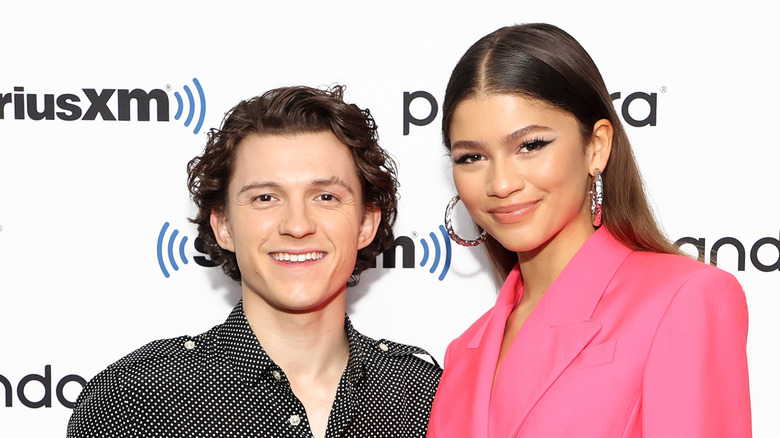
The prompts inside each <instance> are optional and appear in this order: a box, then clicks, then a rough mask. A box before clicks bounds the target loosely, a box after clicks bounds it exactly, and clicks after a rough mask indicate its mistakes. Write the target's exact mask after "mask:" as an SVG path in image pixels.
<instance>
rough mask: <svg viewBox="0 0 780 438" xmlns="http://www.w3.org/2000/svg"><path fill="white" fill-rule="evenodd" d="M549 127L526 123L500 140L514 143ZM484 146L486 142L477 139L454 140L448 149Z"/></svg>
mask: <svg viewBox="0 0 780 438" xmlns="http://www.w3.org/2000/svg"><path fill="white" fill-rule="evenodd" d="M550 129H551V128H549V127H547V126H542V125H528V126H525V127H523V128H520V129H518V130H517V131H515V132H513V133H511V134H509V135H507V136H505V137H504V138H503V139H502V140H501V141H502V142H503V143H504V144H511V143H515V142H516V141H517V140H519V139H521V138H523V137H525V136H526V135H528V134H531V133H533V132H537V131H548V130H550ZM485 146H486V144H485V143H484V142H481V141H477V140H460V141H456V142H455V143H453V144H452V146H451V147H450V149H451V150H455V149H458V148H464V149H477V148H484V147H485Z"/></svg>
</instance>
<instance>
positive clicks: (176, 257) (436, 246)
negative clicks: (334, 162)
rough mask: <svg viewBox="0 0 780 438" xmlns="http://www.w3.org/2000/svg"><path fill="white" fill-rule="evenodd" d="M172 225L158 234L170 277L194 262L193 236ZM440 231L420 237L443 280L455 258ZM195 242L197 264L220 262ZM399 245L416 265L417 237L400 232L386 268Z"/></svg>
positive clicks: (405, 259) (427, 263)
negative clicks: (189, 254) (192, 251)
mask: <svg viewBox="0 0 780 438" xmlns="http://www.w3.org/2000/svg"><path fill="white" fill-rule="evenodd" d="M170 226H171V225H170V223H168V222H165V223H164V224H163V226H162V227H161V228H160V232H159V233H158V234H157V246H156V254H157V263H158V265H159V266H160V271H161V272H162V274H163V275H164V276H165V278H170V276H171V270H173V271H178V270H179V269H180V268H181V267H183V266H184V265H187V264H189V262H190V260H189V258H188V257H187V252H188V249H187V248H188V245H187V243H188V242H190V238H189V237H187V236H180V233H179V230H177V229H174V230H173V231H171V232H170V233H168V230H169V229H170ZM438 231H439V234H436V233H435V232H433V231H432V232H430V233H429V234H428V236H427V237H423V238H421V239H419V240H420V246H421V247H422V250H423V255H422V260H420V267H425V268H426V269H428V272H430V273H431V274H434V275H436V271H437V270H438V269H439V266H441V271H440V272H439V274H438V279H439V281H442V280H444V277H446V276H447V273H448V272H449V270H450V264H451V262H452V243H450V237H449V236H448V235H447V230H446V229H445V228H444V226H443V225H439V230H438ZM412 235H413V236H414V237H417V233H416V232H415V233H412ZM440 239H441V240H440ZM192 242H193V245H192V246H193V247H194V250H195V252H196V253H198V254H200V255H196V256H194V257H192V259H193V261H194V262H195V264H197V265H199V266H203V267H207V268H210V267H214V266H217V265H216V264H215V263H214V262H212V261H211V259H209V258H208V256H207V254H206V248H205V247H204V245H203V240H202V239H201V238H200V237H196V238H195V239H194V240H192ZM429 242H430V243H429ZM399 248H400V249H401V266H402V267H403V268H414V267H415V256H416V245H415V243H414V240H413V239H412V238H411V237H408V236H398V237H396V239H395V243H394V244H393V246H392V247H390V248H389V249H388V250H386V251H385V252H383V253H382V255H381V256H380V257H381V258H382V267H383V268H388V269H392V268H395V267H396V257H397V254H398V249H399ZM372 267H373V268H376V259H375V260H374V265H373V266H372ZM169 268H170V269H169Z"/></svg>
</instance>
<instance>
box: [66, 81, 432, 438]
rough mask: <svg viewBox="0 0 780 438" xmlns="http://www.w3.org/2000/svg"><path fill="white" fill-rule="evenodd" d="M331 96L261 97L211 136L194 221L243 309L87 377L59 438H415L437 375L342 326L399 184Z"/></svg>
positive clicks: (198, 164)
mask: <svg viewBox="0 0 780 438" xmlns="http://www.w3.org/2000/svg"><path fill="white" fill-rule="evenodd" d="M342 94H343V89H342V88H341V87H335V88H333V89H332V90H316V89H312V88H307V87H291V88H280V89H276V90H272V91H269V92H267V93H265V94H264V95H262V96H259V97H256V98H253V99H250V100H248V101H244V102H241V103H239V104H238V105H237V106H236V107H234V108H233V109H232V110H231V111H230V112H228V114H227V115H226V116H225V119H224V121H223V123H222V127H221V128H220V129H219V130H212V131H211V133H210V134H209V140H208V144H207V146H206V149H205V150H204V152H203V154H202V155H201V156H199V157H196V158H195V159H193V160H192V161H191V162H190V163H189V166H188V170H189V188H190V193H191V195H192V198H193V200H194V201H195V203H196V204H197V206H198V208H199V212H198V215H197V217H196V218H195V219H194V220H193V222H195V223H196V224H197V225H198V232H199V234H200V237H201V238H202V239H203V240H204V242H205V244H206V249H207V251H208V252H209V255H210V256H211V258H212V260H214V261H215V262H217V263H220V264H221V265H222V269H223V271H224V272H225V273H226V274H227V275H228V276H230V277H231V278H233V279H234V280H237V281H240V282H241V288H242V300H241V302H239V303H238V305H236V307H235V308H234V309H233V311H232V313H231V314H230V316H229V317H228V319H227V321H225V323H224V324H221V325H218V326H216V327H215V328H213V329H211V330H210V331H208V332H206V333H204V334H201V335H199V336H195V337H180V338H175V339H168V340H161V341H156V342H153V343H151V344H148V345H146V346H144V347H142V348H141V349H139V350H137V351H135V352H134V353H131V354H130V355H128V356H126V357H125V358H123V359H121V360H119V361H118V362H116V363H115V364H113V365H111V366H109V367H108V368H107V369H106V370H105V371H103V372H102V373H100V374H99V375H98V376H96V377H95V378H94V379H93V380H92V381H91V382H90V383H89V384H88V385H87V386H86V387H85V388H84V391H83V392H82V394H81V395H80V396H79V399H78V401H77V402H76V408H75V411H74V413H73V416H72V418H71V420H70V424H69V426H68V436H69V437H116V436H141V437H147V436H148V437H152V436H153V437H157V438H160V437H311V436H313V437H328V438H330V437H369V436H370V437H403V438H407V437H415V436H420V437H422V436H425V433H426V429H427V423H428V415H429V412H430V406H431V402H432V399H433V396H434V393H435V391H436V386H437V384H438V379H439V376H440V373H441V370H440V368H439V367H438V365H435V364H431V363H429V362H427V361H425V360H423V359H421V358H418V357H416V356H414V354H426V353H425V352H424V351H423V350H420V349H418V348H415V347H410V346H405V345H400V344H396V343H393V342H389V341H384V340H382V341H375V340H372V339H369V338H367V337H365V336H362V335H361V334H360V333H358V332H357V331H355V330H354V329H353V328H352V326H351V324H350V322H349V319H348V318H347V317H346V316H345V306H346V301H345V295H346V293H345V291H346V287H347V285H354V284H356V283H357V281H358V277H359V275H360V273H361V272H362V271H363V270H365V269H366V268H368V267H369V266H370V265H371V263H372V262H373V260H374V258H375V257H376V255H378V254H379V253H380V252H382V251H383V250H385V249H387V248H388V247H389V246H390V245H392V243H393V233H392V224H393V222H394V221H395V213H396V203H397V198H396V188H397V181H396V179H395V166H394V164H393V162H392V160H391V159H390V158H389V156H388V155H387V154H386V153H385V151H384V150H383V149H381V148H380V147H379V145H378V144H377V136H376V126H375V124H374V121H373V118H372V117H371V115H370V114H369V112H368V111H362V110H360V109H359V108H358V107H357V106H355V105H350V104H346V103H344V101H343V100H342Z"/></svg>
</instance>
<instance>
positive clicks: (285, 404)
mask: <svg viewBox="0 0 780 438" xmlns="http://www.w3.org/2000/svg"><path fill="white" fill-rule="evenodd" d="M268 372H269V374H270V376H271V382H272V383H271V385H272V387H273V388H274V391H273V392H274V397H273V398H274V400H278V403H274V406H275V407H276V413H275V415H276V418H278V419H279V422H280V423H281V424H283V425H284V426H282V428H283V429H284V430H286V431H288V432H289V435H286V436H291V437H299V438H312V437H313V434H312V432H311V425H310V424H309V419H308V417H307V416H306V409H305V408H304V407H303V403H301V401H300V400H298V397H296V396H295V394H294V393H293V392H292V388H291V387H290V381H289V380H287V376H285V374H284V372H283V371H282V370H281V369H280V368H279V367H278V366H276V365H273V366H272V367H271V368H270V369H269V371H268Z"/></svg>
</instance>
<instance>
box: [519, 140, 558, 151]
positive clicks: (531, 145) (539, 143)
mask: <svg viewBox="0 0 780 438" xmlns="http://www.w3.org/2000/svg"><path fill="white" fill-rule="evenodd" d="M550 143H552V140H540V139H536V140H530V141H527V142H525V143H523V144H521V145H520V149H519V151H520V152H523V153H531V152H534V151H538V150H539V149H542V148H543V147H545V146H547V145H548V144H550Z"/></svg>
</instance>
